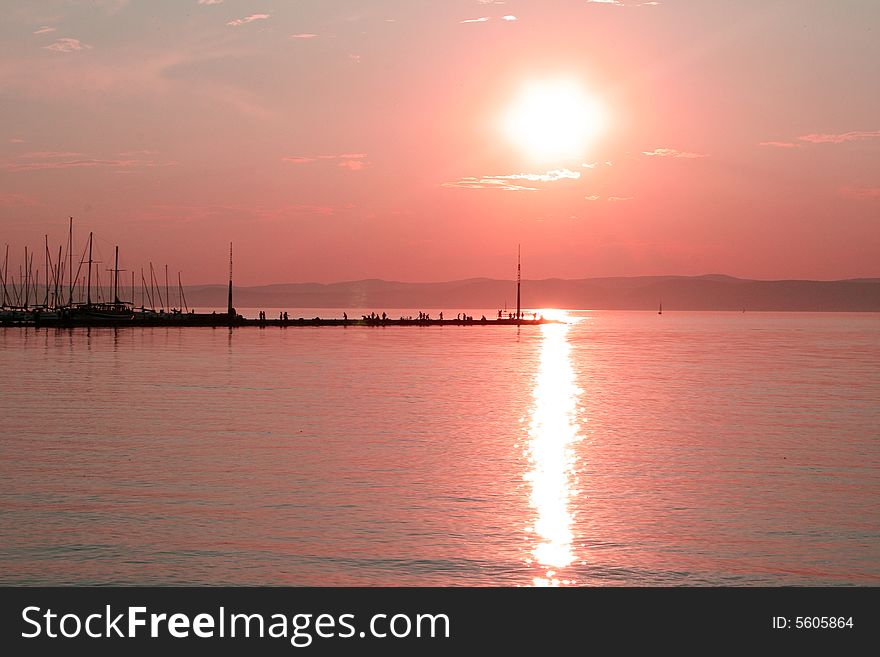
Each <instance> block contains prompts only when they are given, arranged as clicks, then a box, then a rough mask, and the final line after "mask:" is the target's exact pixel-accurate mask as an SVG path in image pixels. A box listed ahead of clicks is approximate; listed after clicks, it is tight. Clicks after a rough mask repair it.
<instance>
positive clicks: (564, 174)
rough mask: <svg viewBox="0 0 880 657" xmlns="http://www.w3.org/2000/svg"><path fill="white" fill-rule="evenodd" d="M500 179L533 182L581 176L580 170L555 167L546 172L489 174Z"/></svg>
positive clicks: (574, 178)
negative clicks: (506, 174)
mask: <svg viewBox="0 0 880 657" xmlns="http://www.w3.org/2000/svg"><path fill="white" fill-rule="evenodd" d="M489 177H490V178H496V179H498V180H529V181H531V182H553V181H555V180H562V179H563V178H571V179H572V180H577V179H578V178H580V177H581V174H580V171H571V170H570V169H553V170H551V171H545V172H544V173H512V174H510V175H508V176H489Z"/></svg>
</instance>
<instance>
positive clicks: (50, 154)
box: [19, 151, 82, 160]
mask: <svg viewBox="0 0 880 657" xmlns="http://www.w3.org/2000/svg"><path fill="white" fill-rule="evenodd" d="M80 156H82V153H75V152H73V151H31V152H30V153H22V154H21V155H19V157H20V158H24V159H28V160H44V159H53V158H59V157H66V158H71V157H80Z"/></svg>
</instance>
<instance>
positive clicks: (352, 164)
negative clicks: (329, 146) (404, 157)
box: [281, 153, 369, 171]
mask: <svg viewBox="0 0 880 657" xmlns="http://www.w3.org/2000/svg"><path fill="white" fill-rule="evenodd" d="M366 158H367V154H366V153H338V154H333V155H312V156H304V155H288V156H286V157H282V158H281V160H282V161H283V162H287V163H289V164H310V163H312V162H317V161H319V160H328V161H335V162H336V166H338V167H342V168H343V169H348V170H349V171H360V170H362V169H365V168H366V167H367V165H368V164H369V162H367V159H366Z"/></svg>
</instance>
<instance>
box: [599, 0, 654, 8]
mask: <svg viewBox="0 0 880 657" xmlns="http://www.w3.org/2000/svg"><path fill="white" fill-rule="evenodd" d="M587 4H591V5H614V6H615V7H656V6H657V5H659V4H660V3H659V2H656V0H651V1H650V2H622V0H587Z"/></svg>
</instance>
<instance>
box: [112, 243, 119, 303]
mask: <svg viewBox="0 0 880 657" xmlns="http://www.w3.org/2000/svg"><path fill="white" fill-rule="evenodd" d="M113 303H115V304H116V305H117V306H118V305H119V246H118V245H117V246H116V264H114V265H113Z"/></svg>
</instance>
